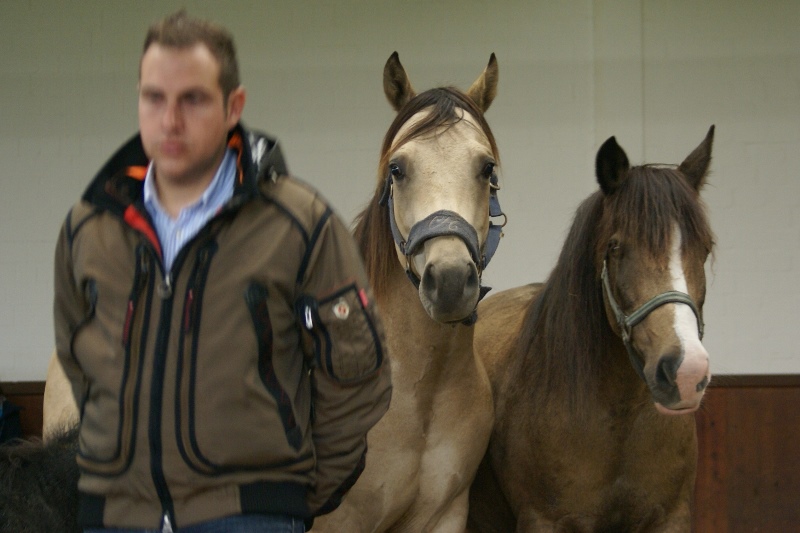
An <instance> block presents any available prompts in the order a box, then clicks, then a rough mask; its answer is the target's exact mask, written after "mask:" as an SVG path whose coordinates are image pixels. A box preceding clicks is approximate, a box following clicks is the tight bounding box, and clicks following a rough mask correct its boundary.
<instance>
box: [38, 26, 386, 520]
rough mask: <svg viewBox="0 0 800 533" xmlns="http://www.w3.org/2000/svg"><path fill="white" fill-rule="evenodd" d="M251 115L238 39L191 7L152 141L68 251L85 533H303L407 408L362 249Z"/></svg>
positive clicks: (73, 214)
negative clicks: (387, 419)
mask: <svg viewBox="0 0 800 533" xmlns="http://www.w3.org/2000/svg"><path fill="white" fill-rule="evenodd" d="M244 104H245V91H244V89H243V88H242V87H241V86H240V83H239V77H238V68H237V64H236V57H235V51H234V46H233V40H232V38H231V36H230V34H229V33H228V32H227V31H226V30H224V29H222V28H221V27H219V26H217V25H215V24H213V23H210V22H206V21H201V20H197V19H194V18H191V17H189V16H188V15H186V13H184V12H183V11H181V12H178V13H176V14H174V15H171V16H169V17H167V18H166V19H164V20H163V21H161V22H159V23H157V24H155V25H153V26H152V27H151V28H150V31H149V33H148V35H147V38H146V39H145V45H144V52H143V55H142V58H141V63H140V72H139V128H140V131H139V134H138V135H137V136H135V137H134V138H133V139H131V140H130V141H128V142H127V143H126V144H125V145H124V146H123V147H122V148H120V150H119V151H118V152H117V153H116V154H115V155H113V156H112V157H111V159H110V160H109V161H108V162H107V163H106V165H105V166H104V167H103V168H102V169H101V170H100V172H99V173H98V174H97V176H96V177H95V178H94V180H93V181H92V182H91V184H90V185H89V187H88V189H87V190H86V192H85V193H84V195H83V197H82V199H81V201H80V202H78V203H77V204H76V205H75V206H74V207H73V208H72V210H71V211H70V213H69V215H68V216H67V219H66V221H65V222H64V225H63V227H62V230H61V233H60V235H59V240H58V245H57V248H56V259H55V304H54V311H55V325H56V350H57V353H58V359H59V361H60V363H61V365H62V366H63V368H64V371H65V373H66V375H67V377H68V378H69V381H70V383H71V386H72V390H73V394H74V395H75V398H76V401H77V404H78V406H79V408H80V413H81V416H80V419H81V426H80V449H79V452H78V456H77V460H78V464H79V466H80V469H81V477H80V481H79V491H80V501H81V505H80V516H79V519H80V523H81V525H82V527H84V528H85V530H86V531H95V530H102V528H126V531H127V530H128V529H132V530H150V531H152V530H154V529H156V530H161V531H174V530H179V531H187V532H194V533H203V532H210V531H223V530H224V531H273V530H275V531H277V529H272V528H273V527H278V526H280V527H282V528H283V529H280V530H281V531H304V526H303V522H306V523H309V522H310V521H311V520H312V519H313V517H314V516H316V515H319V514H324V513H326V512H329V511H331V510H333V509H334V508H336V506H338V504H339V502H340V500H341V498H342V496H343V495H344V493H345V492H346V491H347V490H348V489H349V488H350V487H351V486H352V484H353V483H354V482H355V480H356V479H357V478H358V476H359V474H360V472H361V470H362V469H363V466H364V460H365V453H366V433H367V431H368V429H369V428H370V427H372V426H373V425H374V424H375V423H376V422H377V421H378V419H379V418H380V417H381V416H382V415H383V413H384V412H385V411H386V409H387V407H388V403H389V398H390V391H391V385H390V376H389V365H388V362H386V359H385V353H384V347H383V328H382V325H381V322H380V320H379V318H378V316H377V315H376V312H375V308H374V305H373V302H372V299H371V296H370V291H369V289H368V287H367V281H366V276H365V274H364V271H363V266H362V264H361V260H360V256H359V254H358V252H357V249H356V247H355V245H354V242H353V240H352V238H351V236H350V234H349V232H348V231H347V229H346V227H345V226H344V225H343V224H342V222H341V221H340V220H339V219H338V218H337V216H336V215H334V214H333V212H332V211H331V208H330V207H329V206H328V205H326V203H325V202H324V201H323V200H322V199H321V198H320V197H319V195H318V194H317V193H316V192H315V191H314V190H312V189H311V188H310V187H308V186H307V185H304V184H301V183H300V182H298V181H296V180H294V179H292V178H290V177H288V176H287V175H286V168H285V166H284V162H283V159H282V157H281V153H280V150H279V148H278V146H277V145H276V143H275V141H274V140H272V139H270V138H268V137H266V136H263V135H260V134H257V133H253V132H250V131H248V130H246V129H245V128H244V127H243V126H242V124H241V123H240V120H239V119H240V117H241V114H242V110H243V108H244ZM287 525H288V526H289V527H288V529H287Z"/></svg>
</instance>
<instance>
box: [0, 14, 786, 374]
mask: <svg viewBox="0 0 800 533" xmlns="http://www.w3.org/2000/svg"><path fill="white" fill-rule="evenodd" d="M183 5H187V7H188V9H189V11H190V12H191V13H192V14H196V15H200V16H207V17H211V18H214V19H216V20H219V21H220V22H222V23H223V24H225V25H226V26H228V27H229V28H231V29H232V30H233V31H234V33H235V36H236V39H237V45H238V49H239V55H240V63H241V65H240V66H241V69H242V75H243V81H244V84H245V86H246V87H247V88H248V91H249V100H248V103H247V107H246V109H245V120H246V122H247V123H248V124H249V125H251V126H253V127H257V128H260V129H263V130H266V131H268V132H270V133H272V134H274V135H277V136H278V137H279V138H280V140H281V142H282V144H283V147H284V150H285V153H286V155H287V158H288V161H289V165H290V168H291V169H292V171H293V172H294V173H295V174H297V175H299V176H300V177H302V178H304V179H306V180H307V181H310V182H312V183H314V184H315V185H316V186H317V187H318V188H319V189H320V190H321V191H322V192H323V194H324V195H325V196H327V197H328V199H329V200H330V201H331V202H332V203H333V205H334V206H335V207H336V208H337V209H338V211H339V212H340V214H341V215H342V216H343V217H344V218H345V219H347V220H352V218H353V216H354V215H355V214H356V213H357V212H358V211H359V210H360V209H361V208H362V207H363V205H364V203H365V202H366V201H367V200H368V199H369V197H370V193H371V191H372V188H373V184H374V180H375V179H376V176H375V169H376V164H377V158H378V152H379V147H380V141H381V138H382V136H383V134H384V132H385V131H386V129H387V128H388V126H389V123H390V122H391V119H392V116H393V115H392V112H391V110H390V108H389V106H388V104H387V103H386V102H385V100H384V96H383V93H382V85H381V80H382V78H381V76H382V69H383V65H384V63H385V61H386V59H387V58H388V57H389V55H390V54H391V53H392V52H393V51H395V50H397V51H398V52H399V53H400V59H401V61H402V62H403V64H404V65H405V67H406V69H407V71H408V73H409V75H410V77H411V79H412V81H413V82H414V85H415V87H416V88H417V89H420V90H422V89H426V88H428V87H431V86H433V85H441V84H455V85H458V86H461V87H466V86H467V85H468V84H469V83H471V82H472V81H473V79H474V78H475V77H476V76H477V75H478V74H479V73H480V71H481V70H482V69H483V68H484V66H485V65H486V63H487V61H488V59H489V54H490V53H491V52H495V53H496V54H497V58H498V62H499V65H500V86H499V94H498V97H497V99H496V100H495V103H494V104H493V106H492V108H491V109H490V110H489V112H488V114H487V119H488V121H489V123H490V125H491V126H492V128H493V131H494V133H495V136H496V137H497V141H498V145H499V147H500V151H501V157H502V162H503V170H502V174H501V179H502V182H503V190H502V191H501V193H500V195H501V196H500V198H501V202H502V205H503V208H504V209H505V211H506V212H507V213H508V214H509V218H510V222H509V225H508V226H507V228H506V229H507V231H506V238H505V239H504V240H503V242H502V243H501V245H500V249H499V251H498V253H497V255H496V256H495V259H494V260H493V263H492V265H491V266H490V267H489V270H488V272H487V273H486V278H487V280H488V281H487V282H488V284H489V285H493V286H494V287H495V290H499V289H503V288H508V287H512V286H515V285H520V284H523V283H527V282H530V281H539V280H542V279H543V278H544V277H545V276H546V275H547V273H548V272H549V271H550V268H551V267H552V265H553V264H554V262H555V258H556V256H557V254H558V252H559V250H560V247H561V243H562V240H563V238H564V236H565V232H566V229H567V227H568V225H569V223H570V221H571V218H572V214H573V212H574V209H575V207H576V206H577V205H578V203H579V202H580V201H581V200H582V199H583V198H584V197H585V196H586V195H587V194H589V193H590V192H592V191H593V190H594V188H595V182H594V178H593V175H592V169H593V161H594V154H595V151H596V149H597V147H598V146H599V145H600V144H601V143H602V142H603V141H604V140H605V139H606V138H608V137H609V136H611V135H616V137H617V140H618V141H619V142H620V144H621V145H622V146H623V147H624V148H625V149H626V151H627V152H628V156H629V157H630V159H631V161H632V162H634V163H641V162H645V161H647V162H661V163H677V162H680V160H681V159H682V158H683V157H685V156H686V155H687V154H688V153H689V151H690V150H691V149H692V148H694V147H695V146H696V145H697V144H698V143H699V142H700V141H701V140H702V138H703V136H704V135H705V133H706V131H707V129H708V127H709V126H710V125H711V124H712V123H713V124H716V125H717V135H716V139H715V146H714V161H713V163H712V175H711V178H710V184H709V186H708V187H707V188H706V190H705V192H704V197H705V199H706V201H707V203H708V205H709V208H710V213H711V222H712V226H713V227H714V229H715V231H716V234H717V237H718V239H717V240H718V247H717V253H716V260H715V262H714V263H713V265H710V266H709V288H708V298H707V304H706V311H705V315H706V323H707V328H706V340H705V342H706V346H707V348H708V349H709V352H710V354H711V357H712V370H713V371H714V372H715V373H717V374H742V373H800V348H799V346H800V328H798V318H800V289H798V280H800V277H798V274H799V273H800V176H798V171H799V170H800V32H798V31H797V28H798V27H800V3H798V2H792V1H786V2H778V1H766V2H764V1H756V0H739V1H736V2H729V1H723V0H717V1H711V0H703V1H688V0H687V1H682V2H679V1H670V2H656V1H652V2H643V1H633V0H609V1H597V2H591V1H581V2H578V1H573V2H550V1H547V0H542V1H539V2H530V1H503V2H485V1H481V0H433V1H430V0H429V1H389V2H373V1H370V0H361V1H358V0H337V1H335V2H334V1H322V0H317V1H311V0H296V1H291V2H290V1H288V0H287V1H280V2H279V1H251V2H230V1H229V2H219V1H203V2H199V1H198V2H191V1H186V2H174V1H163V0H159V1H137V2H121V1H107V0H83V1H81V2H69V3H67V2H57V1H34V0H31V1H21V0H3V2H2V12H3V15H2V17H0V50H2V53H0V96H1V98H0V161H2V163H3V170H2V178H0V247H2V248H1V249H2V250H3V252H2V254H0V380H5V381H17V380H19V381H21V380H40V379H44V376H45V372H46V365H47V360H48V357H49V355H50V352H51V350H52V345H53V333H52V318H51V299H52V256H53V247H54V244H55V237H56V234H57V232H58V228H59V226H60V224H61V222H62V220H63V218H64V216H65V215H66V212H67V209H68V208H69V206H70V205H71V204H72V203H73V202H74V201H75V200H76V199H77V198H78V196H79V195H80V193H81V192H82V191H83V189H84V187H85V186H86V184H87V183H88V181H89V179H90V177H91V176H92V175H93V174H94V172H95V171H96V170H97V168H99V166H100V165H101V164H102V163H103V162H104V161H105V159H106V158H107V157H108V155H109V154H110V153H111V151H112V150H114V149H115V148H116V147H117V146H118V145H119V144H120V143H121V142H122V141H123V140H124V139H126V138H127V137H128V136H129V135H131V134H132V133H133V132H134V131H135V129H136V95H135V87H136V80H137V75H136V73H137V66H138V59H139V55H140V47H141V43H142V40H143V38H144V32H145V30H146V27H147V25H148V24H149V23H150V22H152V21H153V20H155V19H157V18H160V17H161V16H163V15H165V14H166V13H168V12H170V11H172V10H174V9H176V8H178V7H181V6H183Z"/></svg>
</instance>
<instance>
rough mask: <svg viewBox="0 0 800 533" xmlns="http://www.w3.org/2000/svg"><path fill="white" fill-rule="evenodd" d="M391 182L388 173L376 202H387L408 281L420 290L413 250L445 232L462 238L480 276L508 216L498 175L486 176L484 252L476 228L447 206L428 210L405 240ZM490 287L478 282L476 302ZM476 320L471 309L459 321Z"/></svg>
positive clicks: (491, 254) (476, 317) (393, 233)
mask: <svg viewBox="0 0 800 533" xmlns="http://www.w3.org/2000/svg"><path fill="white" fill-rule="evenodd" d="M393 183H394V180H393V179H392V173H391V172H388V173H387V175H386V180H385V181H384V184H383V191H382V192H381V197H380V199H379V200H378V205H381V206H384V205H387V204H388V206H389V226H390V227H391V230H392V238H393V239H394V242H395V243H397V246H398V247H399V248H400V251H401V252H402V253H403V255H404V256H405V258H406V268H405V271H406V276H408V279H409V280H411V282H412V283H413V284H414V286H415V287H416V288H417V289H419V284H420V282H421V280H420V279H419V276H417V274H416V273H415V272H414V271H413V269H412V268H411V257H412V256H413V255H414V254H415V253H416V251H417V249H419V247H420V246H422V245H423V244H424V243H425V241H427V240H429V239H433V238H434V237H442V236H447V235H450V236H454V237H458V238H459V239H461V240H462V241H464V244H465V245H466V246H467V250H468V251H469V255H470V257H471V258H472V261H473V263H475V266H476V267H477V268H478V278H479V279H480V278H481V276H482V274H483V271H484V269H485V268H486V267H487V265H488V264H489V261H491V259H492V256H494V253H495V252H496V251H497V246H498V245H499V244H500V238H501V237H502V236H503V231H502V230H503V227H504V226H505V225H506V223H507V221H508V217H507V216H506V214H505V213H503V210H502V209H501V208H500V201H499V200H498V198H497V191H498V190H500V185H499V182H498V179H497V176H496V175H492V176H491V177H490V178H489V233H488V235H487V236H486V242H485V243H484V246H483V250H482V251H483V253H481V249H480V244H479V241H478V232H477V231H476V230H475V228H474V227H473V226H472V224H470V223H469V222H467V220H466V219H464V217H462V216H461V215H459V214H458V213H456V212H455V211H449V210H446V209H441V210H439V211H436V212H434V213H431V214H430V215H428V216H427V217H425V218H424V219H422V220H420V221H419V222H417V223H416V224H414V225H413V226H412V227H411V230H410V231H409V232H408V238H407V239H404V238H403V235H402V234H401V233H400V229H399V228H398V227H397V221H396V220H395V216H394V194H393V187H392V185H393ZM500 216H502V217H503V223H502V224H493V223H492V221H491V218H492V217H500ZM490 290H491V287H485V286H483V285H481V287H480V293H479V295H478V301H479V302H480V301H481V300H482V299H483V297H484V296H486V293H488V292H489V291H490ZM477 319H478V315H477V313H476V312H475V311H473V312H472V314H471V315H470V316H469V317H467V318H466V319H464V320H463V321H462V323H464V324H465V325H472V324H474V323H475V321H476V320H477Z"/></svg>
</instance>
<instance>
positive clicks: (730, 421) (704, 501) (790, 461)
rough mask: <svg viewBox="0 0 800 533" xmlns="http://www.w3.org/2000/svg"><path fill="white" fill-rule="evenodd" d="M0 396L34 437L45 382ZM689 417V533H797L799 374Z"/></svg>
mask: <svg viewBox="0 0 800 533" xmlns="http://www.w3.org/2000/svg"><path fill="white" fill-rule="evenodd" d="M0 390H2V391H3V392H4V393H5V395H6V396H7V397H8V398H9V400H11V401H12V402H14V403H16V404H18V405H21V406H23V407H24V408H25V410H24V411H23V412H22V415H23V416H22V426H23V431H24V433H25V434H26V436H41V432H42V397H43V394H44V382H21V383H20V382H18V383H0ZM695 418H696V420H697V436H698V452H699V455H698V465H697V481H696V485H695V487H696V488H695V498H694V528H693V529H694V531H696V532H697V533H717V532H719V533H751V532H775V533H784V532H792V531H800V525H799V524H800V375H791V376H722V377H715V378H714V381H713V383H712V387H711V388H710V389H709V391H708V392H707V394H706V397H705V400H704V401H703V406H702V407H701V408H700V410H699V411H698V412H697V414H696V415H695Z"/></svg>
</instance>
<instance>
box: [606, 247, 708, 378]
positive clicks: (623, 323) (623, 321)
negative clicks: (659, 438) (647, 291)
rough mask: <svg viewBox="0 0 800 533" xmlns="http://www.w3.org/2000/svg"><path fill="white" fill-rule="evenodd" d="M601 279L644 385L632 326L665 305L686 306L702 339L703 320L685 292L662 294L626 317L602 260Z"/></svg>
mask: <svg viewBox="0 0 800 533" xmlns="http://www.w3.org/2000/svg"><path fill="white" fill-rule="evenodd" d="M601 278H602V280H603V289H604V291H605V294H606V299H607V300H608V304H609V306H610V307H611V310H612V311H613V312H614V316H615V317H616V319H617V324H618V325H619V329H620V335H621V337H622V342H623V343H624V344H625V349H626V350H627V352H628V358H629V359H630V361H631V365H633V368H634V370H636V373H637V374H639V377H640V378H642V381H644V382H645V383H647V379H646V378H645V376H644V363H643V362H642V361H641V359H640V358H639V357H637V356H636V348H634V346H633V342H632V341H631V332H632V330H633V327H634V326H636V325H637V324H638V323H640V322H641V321H642V320H644V319H645V318H647V315H649V314H650V313H652V312H653V311H654V310H655V309H657V308H659V307H661V306H662V305H665V304H669V303H678V304H686V305H688V306H689V309H691V310H692V312H693V313H694V316H695V318H696V319H697V332H698V334H699V337H700V340H702V339H703V319H702V318H701V316H700V311H699V310H698V309H697V305H696V304H695V303H694V300H692V297H691V296H689V295H688V294H686V293H685V292H680V291H667V292H662V293H661V294H659V295H657V296H654V297H652V298H650V299H649V300H648V301H647V302H645V303H644V304H642V305H641V306H640V307H639V308H638V309H636V310H635V311H634V312H632V313H631V314H630V315H626V314H625V313H623V312H622V309H621V308H620V306H619V304H618V303H617V300H616V299H615V298H614V294H613V293H612V291H611V282H610V281H609V279H608V266H607V259H603V272H602V274H601Z"/></svg>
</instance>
